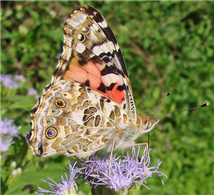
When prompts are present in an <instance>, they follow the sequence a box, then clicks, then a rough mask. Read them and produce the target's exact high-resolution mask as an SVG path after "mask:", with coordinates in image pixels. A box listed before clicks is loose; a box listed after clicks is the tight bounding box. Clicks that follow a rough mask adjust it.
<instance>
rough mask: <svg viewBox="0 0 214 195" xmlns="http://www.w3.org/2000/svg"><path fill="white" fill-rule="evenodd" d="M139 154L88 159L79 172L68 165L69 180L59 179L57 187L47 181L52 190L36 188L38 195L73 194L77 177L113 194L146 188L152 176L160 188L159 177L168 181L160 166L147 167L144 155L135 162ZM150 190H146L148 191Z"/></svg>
mask: <svg viewBox="0 0 214 195" xmlns="http://www.w3.org/2000/svg"><path fill="white" fill-rule="evenodd" d="M139 150H140V148H139V149H138V151H136V149H135V148H133V149H132V154H131V155H130V153H129V152H127V154H126V155H124V154H122V155H121V156H119V157H116V156H115V155H114V156H112V158H111V159H110V158H109V156H107V155H104V156H103V157H102V155H101V156H99V157H95V156H91V157H90V159H89V160H87V161H84V162H81V163H80V165H81V166H82V168H74V167H75V165H78V166H79V164H76V163H74V165H73V166H71V165H70V163H69V172H70V176H69V178H68V177H67V175H66V174H65V178H66V179H64V178H63V177H62V183H56V182H55V181H53V180H52V179H50V178H49V179H50V180H51V181H52V182H53V183H54V184H51V183H49V182H46V181H45V182H46V183H47V184H48V185H49V186H50V187H51V188H52V189H51V190H44V189H41V188H39V192H40V194H42V193H50V194H63V195H65V194H69V193H68V192H69V191H72V193H73V194H76V192H75V191H74V190H75V189H76V190H77V185H76V182H75V181H74V180H75V179H78V178H79V177H78V176H76V175H81V176H83V177H84V179H85V181H86V180H88V182H89V183H90V184H91V186H93V187H96V186H98V185H103V186H106V187H107V188H109V189H113V190H114V191H115V192H119V191H120V192H121V191H123V192H124V194H126V193H127V191H128V190H129V188H130V187H131V186H132V185H134V184H141V185H143V186H145V187H146V188H148V187H147V186H146V185H145V183H146V181H145V180H146V179H147V178H148V177H152V174H153V173H154V174H156V175H158V176H159V177H160V179H161V182H162V184H164V183H163V180H162V178H161V177H162V176H165V177H167V176H166V175H165V174H163V173H161V172H159V171H158V168H159V166H160V165H161V162H158V165H157V166H156V167H149V164H150V157H149V153H148V154H147V155H146V153H145V151H144V155H143V156H142V157H141V159H140V160H138V157H139ZM110 160H111V167H110V175H109V162H110ZM148 189H149V188H148Z"/></svg>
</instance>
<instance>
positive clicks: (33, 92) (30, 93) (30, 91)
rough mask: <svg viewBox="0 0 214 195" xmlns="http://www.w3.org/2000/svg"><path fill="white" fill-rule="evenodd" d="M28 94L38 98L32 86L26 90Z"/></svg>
mask: <svg viewBox="0 0 214 195" xmlns="http://www.w3.org/2000/svg"><path fill="white" fill-rule="evenodd" d="M28 95H34V96H35V98H36V99H38V98H39V95H38V92H37V91H36V90H35V89H33V88H30V89H29V90H28Z"/></svg>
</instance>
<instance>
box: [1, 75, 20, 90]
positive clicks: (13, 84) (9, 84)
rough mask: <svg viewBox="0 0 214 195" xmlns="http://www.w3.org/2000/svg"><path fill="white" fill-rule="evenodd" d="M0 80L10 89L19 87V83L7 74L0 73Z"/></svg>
mask: <svg viewBox="0 0 214 195" xmlns="http://www.w3.org/2000/svg"><path fill="white" fill-rule="evenodd" d="M0 80H1V82H2V83H3V85H4V86H5V87H8V88H10V89H16V88H18V87H19V84H18V83H17V82H16V81H15V80H14V79H13V78H12V76H11V75H9V74H1V78H0Z"/></svg>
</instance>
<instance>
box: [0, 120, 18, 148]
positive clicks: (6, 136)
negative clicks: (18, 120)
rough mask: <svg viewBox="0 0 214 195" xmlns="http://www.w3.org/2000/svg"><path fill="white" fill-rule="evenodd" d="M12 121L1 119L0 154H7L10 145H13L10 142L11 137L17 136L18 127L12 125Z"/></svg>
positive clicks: (11, 141)
mask: <svg viewBox="0 0 214 195" xmlns="http://www.w3.org/2000/svg"><path fill="white" fill-rule="evenodd" d="M13 122H14V120H10V119H4V120H2V119H1V123H0V129H1V131H0V152H7V151H8V149H9V147H10V145H12V144H13V143H14V141H13V140H12V137H13V136H16V137H19V136H18V130H19V129H20V127H17V126H15V125H14V124H13Z"/></svg>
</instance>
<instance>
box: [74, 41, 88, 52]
mask: <svg viewBox="0 0 214 195" xmlns="http://www.w3.org/2000/svg"><path fill="white" fill-rule="evenodd" d="M85 49H86V48H85V45H83V44H82V43H77V45H76V51H77V52H78V53H83V52H84V51H85Z"/></svg>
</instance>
